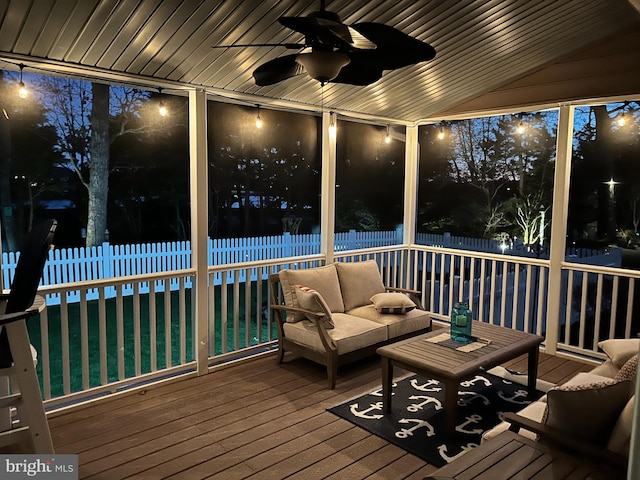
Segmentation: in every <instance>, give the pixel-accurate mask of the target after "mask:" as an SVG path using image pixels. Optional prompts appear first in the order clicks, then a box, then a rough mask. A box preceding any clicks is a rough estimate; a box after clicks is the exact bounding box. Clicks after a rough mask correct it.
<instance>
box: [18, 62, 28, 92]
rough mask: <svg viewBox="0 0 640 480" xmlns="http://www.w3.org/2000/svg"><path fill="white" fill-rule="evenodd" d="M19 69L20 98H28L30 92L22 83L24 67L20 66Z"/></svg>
mask: <svg viewBox="0 0 640 480" xmlns="http://www.w3.org/2000/svg"><path fill="white" fill-rule="evenodd" d="M19 67H20V82H19V83H18V96H19V97H20V98H27V96H28V95H29V91H28V90H27V87H26V86H25V84H24V82H23V81H22V70H24V65H23V64H20V65H19Z"/></svg>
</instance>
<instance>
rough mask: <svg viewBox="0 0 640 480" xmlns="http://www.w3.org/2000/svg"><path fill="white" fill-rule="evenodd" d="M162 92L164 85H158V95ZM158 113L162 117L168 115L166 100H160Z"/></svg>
mask: <svg viewBox="0 0 640 480" xmlns="http://www.w3.org/2000/svg"><path fill="white" fill-rule="evenodd" d="M160 94H162V87H158V95H160ZM158 113H159V114H160V116H161V117H166V116H167V115H168V114H169V109H168V108H167V104H166V103H164V100H162V99H161V100H160V106H159V107H158Z"/></svg>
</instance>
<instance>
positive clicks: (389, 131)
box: [384, 125, 391, 144]
mask: <svg viewBox="0 0 640 480" xmlns="http://www.w3.org/2000/svg"><path fill="white" fill-rule="evenodd" d="M384 143H387V144H389V143H391V127H390V126H389V125H387V134H386V135H385V137H384Z"/></svg>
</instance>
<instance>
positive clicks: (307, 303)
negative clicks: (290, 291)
mask: <svg viewBox="0 0 640 480" xmlns="http://www.w3.org/2000/svg"><path fill="white" fill-rule="evenodd" d="M295 292H296V297H297V299H298V305H299V306H300V308H304V309H305V310H311V311H312V312H318V313H319V314H318V315H312V314H310V313H308V314H306V317H307V319H308V320H311V321H312V322H317V321H322V322H323V323H324V326H325V328H333V327H334V325H333V319H332V318H331V310H329V307H328V306H327V302H325V301H324V298H322V295H320V294H319V293H318V292H316V291H315V290H314V289H313V288H309V287H305V286H304V285H296V286H295Z"/></svg>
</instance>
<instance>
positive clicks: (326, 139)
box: [320, 112, 338, 263]
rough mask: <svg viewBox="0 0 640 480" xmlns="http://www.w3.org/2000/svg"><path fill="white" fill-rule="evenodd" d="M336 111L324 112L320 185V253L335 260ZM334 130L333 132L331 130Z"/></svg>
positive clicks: (328, 259)
mask: <svg viewBox="0 0 640 480" xmlns="http://www.w3.org/2000/svg"><path fill="white" fill-rule="evenodd" d="M337 122H338V120H337V118H336V114H335V113H329V112H323V113H322V185H321V187H320V192H321V197H320V253H322V254H324V255H325V258H326V259H327V263H331V262H333V250H334V244H335V219H336V138H337V126H338V123H337ZM331 131H333V134H331V133H330V132H331Z"/></svg>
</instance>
